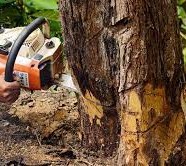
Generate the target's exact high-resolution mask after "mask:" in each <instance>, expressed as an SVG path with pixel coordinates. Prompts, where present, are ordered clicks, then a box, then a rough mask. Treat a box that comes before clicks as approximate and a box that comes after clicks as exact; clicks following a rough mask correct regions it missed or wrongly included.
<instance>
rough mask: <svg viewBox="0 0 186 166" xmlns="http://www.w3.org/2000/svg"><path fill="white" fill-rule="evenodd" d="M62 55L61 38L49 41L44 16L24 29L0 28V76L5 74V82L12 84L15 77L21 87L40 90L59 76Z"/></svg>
mask: <svg viewBox="0 0 186 166" xmlns="http://www.w3.org/2000/svg"><path fill="white" fill-rule="evenodd" d="M40 26H42V31H41V29H40V28H39V27H40ZM61 56H62V48H61V42H60V39H59V38H56V37H52V38H50V28H49V25H48V22H47V20H46V19H45V18H43V17H39V18H37V19H36V20H34V21H33V22H32V23H30V24H29V25H28V26H26V27H18V28H13V29H4V28H1V29H0V74H2V73H4V72H5V81H7V82H12V81H13V80H14V78H13V75H14V74H15V75H16V76H17V77H18V79H19V81H20V83H21V85H22V86H23V87H26V88H28V89H30V90H39V89H42V87H44V86H46V85H48V84H50V83H51V81H52V80H53V79H54V78H55V75H56V74H61V70H62V58H61Z"/></svg>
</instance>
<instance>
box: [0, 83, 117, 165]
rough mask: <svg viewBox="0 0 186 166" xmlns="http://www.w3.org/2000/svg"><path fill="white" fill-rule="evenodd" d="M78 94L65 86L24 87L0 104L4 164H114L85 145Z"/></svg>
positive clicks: (0, 161)
mask: <svg viewBox="0 0 186 166" xmlns="http://www.w3.org/2000/svg"><path fill="white" fill-rule="evenodd" d="M77 105H78V102H77V98H76V94H75V93H74V92H72V91H70V90H68V89H65V88H64V87H60V86H57V85H55V86H52V87H51V88H49V89H48V90H42V91H35V92H30V91H25V90H22V93H21V96H20V98H19V99H18V100H17V102H15V103H14V104H13V105H11V106H9V105H4V104H1V105H0V106H1V107H0V110H1V111H0V166H6V165H11V166H14V165H15V166H17V165H20V166H22V165H23V166H34V165H35V166H40V165H41V166H53V165H54V166H55V165H62V166H63V165H64V166H66V165H73V166H76V165H77V166H78V165H82V166H84V165H85V166H86V165H95V166H99V165H100V166H102V165H103V166H104V165H108V166H109V165H114V163H113V162H112V163H111V161H113V160H109V159H105V158H102V157H101V156H100V155H98V153H96V152H88V151H86V150H84V149H83V148H82V147H81V141H80V140H81V134H80V129H79V125H80V124H79V114H78V109H77Z"/></svg>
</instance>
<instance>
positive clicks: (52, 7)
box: [0, 0, 186, 66]
mask: <svg viewBox="0 0 186 166" xmlns="http://www.w3.org/2000/svg"><path fill="white" fill-rule="evenodd" d="M58 1H59V0H0V25H3V26H4V27H17V26H25V25H27V24H28V23H30V22H31V21H32V20H33V19H35V18H37V17H39V16H43V17H46V18H47V19H48V20H49V22H50V26H51V36H56V37H59V38H60V39H61V40H62V35H61V24H60V20H59V12H58ZM177 9H178V18H179V23H180V29H181V33H180V35H181V37H182V41H183V42H182V43H183V44H182V47H183V56H184V63H185V66H186V0H178V5H177Z"/></svg>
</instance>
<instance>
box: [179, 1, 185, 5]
mask: <svg viewBox="0 0 186 166" xmlns="http://www.w3.org/2000/svg"><path fill="white" fill-rule="evenodd" d="M185 2H186V0H178V5H182V4H183V3H185Z"/></svg>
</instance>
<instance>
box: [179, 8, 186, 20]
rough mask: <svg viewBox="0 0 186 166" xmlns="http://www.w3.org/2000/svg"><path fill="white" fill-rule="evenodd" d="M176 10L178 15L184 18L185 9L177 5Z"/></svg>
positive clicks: (185, 14)
mask: <svg viewBox="0 0 186 166" xmlns="http://www.w3.org/2000/svg"><path fill="white" fill-rule="evenodd" d="M177 10H178V17H179V18H181V19H183V18H186V12H185V9H184V8H183V7H181V6H179V7H177Z"/></svg>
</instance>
